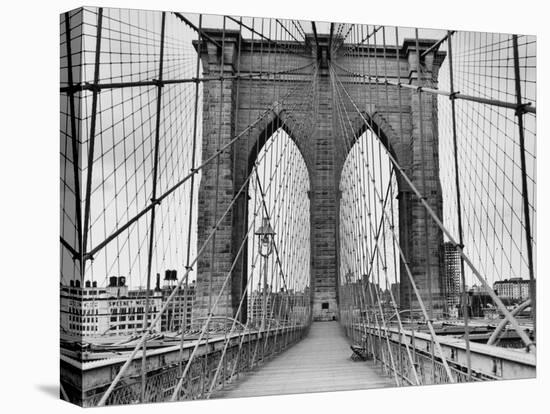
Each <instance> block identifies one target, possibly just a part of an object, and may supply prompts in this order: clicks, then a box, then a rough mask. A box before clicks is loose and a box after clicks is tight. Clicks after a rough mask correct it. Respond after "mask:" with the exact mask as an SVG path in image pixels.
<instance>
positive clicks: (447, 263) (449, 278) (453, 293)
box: [443, 242, 462, 310]
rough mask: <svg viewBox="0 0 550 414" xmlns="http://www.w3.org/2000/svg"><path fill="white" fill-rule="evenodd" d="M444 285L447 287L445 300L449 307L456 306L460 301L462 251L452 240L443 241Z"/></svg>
mask: <svg viewBox="0 0 550 414" xmlns="http://www.w3.org/2000/svg"><path fill="white" fill-rule="evenodd" d="M443 262H444V264H443V266H444V272H443V278H444V280H443V282H444V283H443V285H444V287H445V301H446V303H447V309H449V310H450V309H453V308H456V306H457V305H458V304H459V303H460V279H461V276H462V275H461V267H460V252H459V251H458V249H457V247H456V246H455V245H454V244H453V243H451V242H445V243H443Z"/></svg>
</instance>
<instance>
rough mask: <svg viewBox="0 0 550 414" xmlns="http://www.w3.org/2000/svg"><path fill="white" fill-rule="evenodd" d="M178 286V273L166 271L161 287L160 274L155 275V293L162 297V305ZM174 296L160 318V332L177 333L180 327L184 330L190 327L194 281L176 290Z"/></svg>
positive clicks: (193, 299)
mask: <svg viewBox="0 0 550 414" xmlns="http://www.w3.org/2000/svg"><path fill="white" fill-rule="evenodd" d="M177 286H178V273H177V271H176V270H166V271H165V272H164V281H163V285H162V286H161V283H160V274H157V285H156V287H155V291H156V292H160V294H161V296H162V305H163V306H164V304H165V303H166V301H167V300H168V297H169V296H170V294H171V293H172V291H173V290H174V289H175V288H177ZM177 289H178V291H177V292H176V295H175V296H174V297H173V298H172V300H171V301H170V303H169V304H168V307H167V309H166V311H165V312H164V313H163V314H162V316H161V331H163V332H177V331H179V330H181V328H182V326H185V328H184V330H185V329H189V328H190V327H191V312H192V310H193V303H194V301H195V281H193V282H191V283H190V284H187V287H185V286H181V287H180V288H177Z"/></svg>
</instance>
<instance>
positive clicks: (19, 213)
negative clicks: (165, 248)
mask: <svg viewBox="0 0 550 414" xmlns="http://www.w3.org/2000/svg"><path fill="white" fill-rule="evenodd" d="M544 3H545V2H544V1H540V2H536V1H529V2H528V1H523V2H519V1H517V0H516V1H508V0H500V1H496V0H491V1H487V0H455V1H454V2H452V3H451V2H450V1H444V0H440V1H427V0H414V1H411V0H409V1H406V0H399V1H397V0H389V1H383V0H382V1H377V2H369V1H366V0H363V1H359V0H355V1H351V0H338V1H335V2H333V3H330V4H329V5H326V4H322V3H321V1H319V0H317V1H315V0H307V1H302V2H300V1H298V0H276V1H275V0H268V1H258V0H256V1H252V0H246V1H245V0H239V1H229V0H225V1H223V0H202V1H195V2H186V1H181V0H180V1H175V0H158V1H154V2H153V1H144V0H132V1H130V0H112V1H100V0H97V1H93V2H91V3H89V5H94V6H96V5H97V6H105V7H131V8H146V9H147V8H148V9H158V10H161V9H165V10H178V11H184V12H201V13H217V14H220V13H224V14H232V15H246V16H266V17H285V18H287V17H288V18H300V19H305V20H312V19H313V20H322V21H327V20H331V21H335V22H348V23H369V24H387V25H401V26H417V27H432V28H441V29H460V30H477V31H495V32H499V31H500V32H507V33H511V32H514V33H522V34H535V35H537V36H538V38H537V43H538V44H537V49H538V56H537V65H538V67H537V72H538V75H539V76H538V85H537V86H538V88H537V90H538V98H537V112H538V115H539V116H538V125H537V131H538V134H537V135H538V137H539V140H538V144H539V145H538V158H539V159H538V166H537V167H538V169H537V178H538V180H537V181H538V188H537V192H538V194H537V199H538V201H539V202H538V204H537V216H538V217H537V218H538V226H537V250H538V263H537V265H538V266H537V269H538V270H537V276H538V281H537V283H538V294H539V300H538V301H537V305H538V306H539V321H538V322H539V341H538V349H539V352H538V372H539V374H538V378H537V379H536V380H524V381H503V382H498V383H484V384H465V385H454V386H447V385H445V386H432V387H422V388H418V387H415V388H406V389H395V388H390V389H384V390H370V391H348V392H333V393H325V394H305V395H295V396H280V397H263V398H249V399H233V400H214V401H197V402H183V403H175V404H171V403H167V404H161V405H158V404H157V405H154V406H153V405H144V406H131V407H116V408H109V409H108V410H109V412H112V413H129V412H132V413H143V412H148V411H151V410H154V411H155V412H159V413H176V412H178V413H181V412H182V411H188V410H189V411H193V412H197V411H200V412H201V413H205V412H221V411H223V412H224V414H228V413H237V412H239V413H243V412H247V411H257V412H260V411H261V412H262V414H263V413H278V414H280V413H281V411H282V410H283V411H286V412H288V413H290V412H297V411H302V412H307V413H310V412H315V413H324V412H332V413H338V412H342V414H347V413H350V412H353V413H365V412H378V411H379V410H383V411H385V412H398V411H399V412H403V413H405V412H406V413H416V412H422V413H426V412H440V413H445V414H447V413H455V412H456V413H465V412H483V411H485V412H492V413H498V412H506V413H516V412H519V411H520V410H521V411H523V412H525V411H527V410H529V411H532V412H543V411H547V410H548V407H546V409H545V408H544V406H543V404H544V401H545V400H546V401H548V395H544V393H543V390H544V389H545V388H546V392H547V393H548V390H549V389H550V388H548V357H547V356H545V355H544V353H543V352H541V351H542V350H543V349H544V345H545V344H546V343H548V341H547V340H548V329H544V324H545V322H546V320H547V318H546V316H547V315H546V313H547V312H546V311H545V308H546V309H547V307H545V301H544V299H542V298H547V297H550V294H549V292H547V290H548V289H545V283H544V278H545V277H546V276H547V270H548V265H547V264H546V263H544V256H545V253H546V251H548V237H547V235H546V234H545V231H544V230H545V229H547V228H548V218H547V217H548V216H546V213H545V210H546V208H545V207H546V206H547V205H548V201H549V199H548V189H547V188H548V183H547V182H546V178H547V177H548V164H549V160H548V143H547V142H545V137H547V136H548V134H547V132H548V130H549V129H548V127H545V125H543V123H542V121H543V118H545V115H544V114H546V112H547V111H546V105H545V104H546V99H545V98H546V97H547V96H548V81H547V80H546V79H545V78H544V76H543V75H544V74H545V73H549V65H548V56H549V50H550V44H549V42H548V34H549V31H548V26H550V21H549V20H548V16H549V15H550V13H549V10H546V8H547V7H545V6H544ZM81 5H82V3H80V2H78V1H69V0H64V1H58V2H57V3H56V4H55V3H54V2H51V3H50V2H48V1H43V2H39V1H26V2H25V1H22V0H11V1H9V3H8V4H6V3H4V4H3V5H2V11H1V16H2V24H1V25H0V30H1V31H2V37H1V38H0V39H1V45H2V46H1V49H0V53H1V54H0V56H1V60H0V71H1V78H0V82H1V87H0V97H1V98H0V105H1V111H0V119H1V127H0V131H1V132H0V139H1V141H0V180H1V181H0V194H1V196H0V197H1V198H0V209H1V210H0V240H1V243H2V245H1V246H0V278H1V280H2V282H1V284H0V287H1V288H2V289H3V294H2V295H1V299H0V306H1V308H0V309H1V311H0V321H1V333H0V346H1V365H0V372H1V375H0V381H2V384H1V385H0V390H1V393H0V395H1V398H0V407H2V408H1V410H2V412H5V413H11V412H15V411H16V410H17V411H19V412H39V413H50V412H55V413H65V412H75V411H76V410H77V408H76V407H74V406H71V405H69V404H67V403H64V402H62V401H60V400H59V399H58V397H57V395H58V390H57V384H58V376H59V362H58V355H59V352H58V338H59V336H58V330H59V328H58V327H59V316H58V312H59V303H58V297H59V290H58V279H59V266H58V261H59V252H58V249H59V233H58V229H59V225H58V224H59V223H58V217H59V213H58V208H59V201H58V200H59V181H58V180H59V178H58V177H59V159H58V157H59V149H58V147H59V138H58V136H59V135H58V130H59V121H58V120H59V115H58V110H59V104H58V102H59V101H58V96H59V95H58V93H59V86H58V85H59V83H58V80H59V79H58V64H59V60H58V56H59V17H58V15H59V13H61V12H64V11H67V10H69V9H73V8H76V7H78V6H81ZM548 8H549V9H550V7H548ZM539 206H543V207H542V209H541V208H539ZM541 213H542V214H541ZM545 386H546V387H545ZM545 397H546V398H545Z"/></svg>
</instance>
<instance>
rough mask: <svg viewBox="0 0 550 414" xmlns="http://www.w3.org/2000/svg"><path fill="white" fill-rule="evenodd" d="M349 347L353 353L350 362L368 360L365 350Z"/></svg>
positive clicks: (357, 346)
mask: <svg viewBox="0 0 550 414" xmlns="http://www.w3.org/2000/svg"><path fill="white" fill-rule="evenodd" d="M349 347H350V348H351V350H352V351H353V353H352V354H351V357H350V358H351V360H352V361H367V360H368V359H369V353H368V351H367V348H363V347H362V346H359V345H350V346H349Z"/></svg>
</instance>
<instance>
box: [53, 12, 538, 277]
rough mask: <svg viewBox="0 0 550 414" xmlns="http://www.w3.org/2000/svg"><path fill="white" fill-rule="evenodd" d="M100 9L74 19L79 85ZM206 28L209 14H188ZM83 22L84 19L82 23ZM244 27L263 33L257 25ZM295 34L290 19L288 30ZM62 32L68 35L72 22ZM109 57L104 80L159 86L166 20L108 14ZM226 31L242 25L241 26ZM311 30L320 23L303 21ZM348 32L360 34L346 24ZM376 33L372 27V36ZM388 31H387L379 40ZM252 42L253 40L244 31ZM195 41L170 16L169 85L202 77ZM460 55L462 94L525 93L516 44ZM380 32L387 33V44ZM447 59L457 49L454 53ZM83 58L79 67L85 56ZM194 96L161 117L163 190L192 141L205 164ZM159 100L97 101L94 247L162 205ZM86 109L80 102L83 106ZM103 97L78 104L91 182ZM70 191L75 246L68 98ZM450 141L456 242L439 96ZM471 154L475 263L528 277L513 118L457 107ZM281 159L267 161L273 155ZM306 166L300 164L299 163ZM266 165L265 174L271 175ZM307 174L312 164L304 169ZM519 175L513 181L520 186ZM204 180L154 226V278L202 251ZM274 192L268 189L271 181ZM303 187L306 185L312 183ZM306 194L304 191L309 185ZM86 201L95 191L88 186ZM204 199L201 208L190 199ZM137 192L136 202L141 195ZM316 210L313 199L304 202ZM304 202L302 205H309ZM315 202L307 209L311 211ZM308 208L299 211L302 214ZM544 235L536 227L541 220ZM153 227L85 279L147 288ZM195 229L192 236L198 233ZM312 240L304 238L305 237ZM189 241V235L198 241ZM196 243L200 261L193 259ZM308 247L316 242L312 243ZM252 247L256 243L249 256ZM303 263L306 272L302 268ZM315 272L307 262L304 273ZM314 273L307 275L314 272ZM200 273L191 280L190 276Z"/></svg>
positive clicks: (527, 55) (531, 143)
mask: <svg viewBox="0 0 550 414" xmlns="http://www.w3.org/2000/svg"><path fill="white" fill-rule="evenodd" d="M96 16H97V14H96V9H94V8H90V9H87V10H86V11H85V12H84V13H83V14H81V15H74V16H73V17H72V18H71V25H72V27H74V29H73V30H74V32H73V34H74V33H76V34H78V33H82V50H83V53H82V54H78V53H76V52H75V50H77V49H78V47H79V40H78V39H75V40H74V41H73V42H72V43H71V46H72V48H73V53H74V56H73V61H78V60H79V59H80V60H81V61H82V62H83V63H84V64H83V65H82V66H81V67H75V70H74V77H75V81H88V82H90V81H92V80H93V72H94V70H93V69H94V56H95V54H94V53H93V51H94V48H95V37H94V36H95V30H96V29H95V20H96V18H97V17H96ZM189 18H190V20H191V21H193V22H195V23H197V24H198V17H197V16H196V15H195V16H189ZM82 20H83V21H84V22H83V23H82ZM203 21H204V26H205V27H221V24H222V18H221V17H220V16H205V17H204V20H203ZM243 22H245V23H246V24H249V25H252V19H251V18H244V19H243ZM262 22H263V33H264V34H266V35H269V34H270V29H271V30H272V32H271V36H273V35H274V33H277V32H275V26H276V25H275V24H274V22H273V21H272V22H271V24H270V23H269V22H270V21H269V19H254V27H255V29H256V30H262V29H261V27H262ZM283 22H284V23H285V24H286V25H288V27H290V22H285V21H283ZM61 23H62V24H61V25H60V29H61V32H62V36H63V33H64V22H61ZM103 23H104V24H103V39H102V53H101V56H100V66H99V67H100V72H99V79H100V81H101V82H120V81H139V80H144V79H147V80H149V79H154V78H156V77H157V76H158V61H159V56H158V51H159V49H160V42H159V32H160V13H158V12H151V11H148V12H145V11H127V10H120V9H105V15H104V22H103ZM226 24H227V26H226V27H227V28H228V29H232V28H236V27H237V25H236V24H235V23H234V22H231V21H230V20H227V21H226ZM301 24H302V26H303V27H304V29H305V30H306V31H309V29H308V28H309V27H310V25H309V24H308V23H307V22H302V23H301ZM346 27H349V26H346ZM372 28H373V26H370V30H372ZM317 29H318V32H319V33H328V31H329V25H328V24H323V23H320V24H317ZM385 30H386V32H385V33H386V44H387V45H391V44H394V42H395V32H394V28H393V27H388V28H386V29H385ZM379 34H380V32H379ZM444 34H445V31H444V30H432V29H420V30H419V37H420V38H433V39H439V38H441V37H442V36H443V35H444ZM243 35H244V36H245V37H250V36H251V34H250V33H247V30H246V29H244V30H243ZM414 36H415V33H414V30H413V29H410V28H400V29H399V43H401V42H402V40H403V39H404V38H406V37H414ZM194 38H196V35H195V32H194V31H192V30H191V29H190V28H189V27H187V26H186V25H183V24H181V22H179V21H178V20H177V19H176V18H175V16H173V15H172V14H167V24H166V42H165V67H164V78H165V79H170V78H171V79H178V78H182V77H183V78H185V77H193V76H195V71H196V55H195V52H194V49H193V46H192V45H191V41H192V40H193V39H194ZM453 39H454V40H453V49H454V56H455V58H454V59H455V62H454V65H455V70H454V75H455V79H454V82H455V84H454V86H455V90H459V91H460V92H461V93H465V94H470V95H474V96H483V97H487V98H491V99H498V100H505V101H511V100H513V98H514V96H515V88H514V86H515V85H514V84H513V77H512V74H513V72H511V71H512V69H513V68H512V55H511V48H510V39H509V37H508V36H502V35H492V34H480V33H473V32H462V33H458V34H456V35H455V36H454V37H453ZM380 42H381V35H378V36H377V43H380ZM519 43H520V55H521V56H522V59H521V66H522V68H521V76H522V79H523V82H522V93H523V95H524V98H525V100H528V101H530V102H532V104H533V105H536V96H535V84H534V79H535V75H536V67H535V66H536V65H535V49H536V44H535V42H534V38H532V37H520V42H519ZM64 50H65V51H66V44H65V43H63V39H62V41H61V67H62V71H61V81H62V86H64V85H66V82H67V79H68V78H67V75H66V70H65V71H64V70H63V68H66V65H67V59H66V52H65V53H63V51H64ZM441 50H442V51H447V46H446V45H445V44H444V45H442V47H441ZM77 58H79V59H77ZM439 87H440V88H441V89H445V90H449V87H450V79H449V76H448V59H446V60H445V62H444V64H443V66H442V67H441V70H440V77H439ZM194 96H195V89H194V85H193V84H181V85H176V86H168V87H165V88H163V91H162V112H163V113H165V114H171V115H170V116H165V117H162V119H161V122H160V131H161V137H162V139H161V146H160V155H159V159H160V165H161V166H162V167H161V168H160V171H159V181H158V193H157V194H162V193H163V192H164V191H166V189H168V188H170V187H171V186H172V185H174V184H176V183H177V182H179V181H180V180H181V179H183V178H184V177H185V176H186V174H187V173H188V171H189V168H190V166H191V159H192V155H193V154H192V151H191V150H190V148H191V147H192V143H193V137H195V139H196V142H197V151H196V153H195V162H196V164H195V165H197V164H198V163H200V158H201V154H200V152H201V151H200V140H201V135H202V134H201V127H202V114H201V111H198V114H197V127H196V128H194V122H193V119H194ZM201 96H202V93H201V89H200V88H199V91H198V99H199V108H200V107H201ZM156 99H157V91H156V88H155V87H154V86H150V87H140V88H125V89H124V90H111V91H103V92H101V93H100V94H99V98H98V118H97V128H96V129H97V136H98V139H97V140H96V141H97V143H96V148H95V151H94V153H95V155H94V160H95V162H94V168H93V172H92V189H93V190H92V204H91V213H90V222H91V225H92V231H91V232H90V238H89V242H90V243H89V245H88V249H90V248H92V247H93V246H96V245H97V243H99V242H100V241H101V240H103V239H104V238H105V237H106V236H107V235H109V234H111V233H112V232H113V231H114V229H116V228H117V226H120V225H121V224H122V223H124V222H126V221H127V220H128V219H130V218H131V217H133V215H135V214H137V213H139V212H140V211H141V209H143V208H144V207H145V206H146V205H147V203H148V202H149V199H150V197H151V191H152V159H153V148H154V145H153V143H154V137H155V129H156V127H155V122H156ZM79 104H80V105H79ZM91 105H92V93H91V92H89V91H88V92H84V93H82V95H81V99H77V107H78V106H80V107H81V112H80V113H79V116H80V117H81V118H82V119H83V122H82V123H81V124H80V127H81V134H80V137H79V139H80V141H81V144H82V158H81V159H82V162H81V165H80V171H81V174H83V177H85V176H86V174H87V172H88V168H87V163H86V158H87V155H88V152H87V151H88V145H89V141H88V136H89V132H90V129H89V128H90V120H91V116H90V114H91ZM61 109H62V114H61V119H60V124H61V152H62V156H63V157H62V158H61V171H62V177H61V190H62V191H61V194H62V201H63V200H64V201H65V214H64V213H63V211H62V219H61V226H62V229H61V232H62V235H63V236H64V237H65V238H66V239H67V240H68V241H69V242H73V243H74V235H75V231H74V222H73V221H71V214H74V213H73V210H74V196H73V195H72V192H71V191H72V190H74V180H73V179H72V178H71V172H72V162H71V155H70V150H71V146H70V140H68V139H67V133H68V131H70V123H69V118H68V117H67V116H66V114H67V112H68V109H69V101H68V100H67V99H65V98H63V97H62V100H61ZM438 110H439V134H440V146H439V152H440V164H441V166H442V169H441V174H440V179H441V182H442V188H443V191H444V222H445V226H446V227H448V228H449V230H450V231H451V233H452V234H453V236H455V237H456V236H457V225H456V200H455V198H456V197H455V195H454V194H455V191H456V189H455V187H454V169H453V168H452V165H453V163H454V160H453V156H452V130H451V115H450V101H449V100H448V99H447V98H444V97H442V98H438ZM457 115H458V119H459V121H458V124H457V131H458V137H459V149H460V150H459V154H460V160H459V164H460V171H461V173H460V181H461V191H462V194H463V209H464V211H463V217H464V223H465V224H464V229H465V230H464V236H465V246H466V250H465V251H466V253H467V254H468V256H469V257H471V258H472V260H473V261H474V264H475V265H476V266H477V267H479V268H480V270H482V273H484V274H486V275H487V279H488V280H490V281H496V280H501V279H503V278H507V277H512V276H515V277H518V276H519V277H527V274H526V259H525V240H524V234H523V231H522V223H523V222H524V219H523V217H522V212H521V190H520V187H519V183H520V181H519V175H518V174H519V167H518V165H519V161H518V160H519V149H518V146H517V142H518V132H517V131H518V128H517V124H516V120H515V118H514V116H513V111H512V110H509V109H496V108H494V107H488V106H486V105H485V106H480V105H479V104H475V103H471V102H465V101H457ZM534 121H535V119H534V117H533V116H532V115H526V116H525V125H526V146H527V151H528V156H527V160H526V162H527V166H528V175H529V177H530V180H529V191H530V200H531V201H530V202H531V205H532V208H531V213H532V217H533V218H534V217H535V214H534V213H535V210H534V205H535V202H534V200H536V186H535V182H536V181H535V176H534V169H535V163H536V157H535V154H536V144H535V136H536V131H535V127H534V123H535V122H534ZM277 139H278V140H279V141H280V143H279V144H278V145H276V146H275V147H274V148H279V149H280V148H281V147H280V146H284V144H282V143H283V141H284V140H285V139H288V137H287V138H285V137H284V135H280V136H278V138H277ZM285 148H288V153H289V154H291V155H292V154H294V153H293V152H292V151H293V150H292V145H288V146H287V147H285ZM271 156H272V155H269V156H266V158H269V157H271ZM292 159H296V157H294V158H292ZM264 168H265V167H264V166H260V170H261V171H263V170H262V169H264ZM300 168H301V167H300ZM510 178H512V180H510ZM198 179H200V174H199V175H198V176H197V180H196V181H195V183H194V188H193V190H192V189H191V182H190V180H188V181H187V182H186V183H185V184H184V185H182V186H181V187H180V188H179V189H178V190H177V191H176V192H175V193H174V195H173V196H171V197H169V198H167V199H166V202H163V204H162V205H161V206H160V207H159V208H158V209H157V218H158V220H157V222H156V228H155V234H156V237H155V249H154V254H153V258H152V263H153V266H152V273H153V275H154V274H155V273H157V272H159V273H163V272H164V270H166V269H177V270H178V274H179V275H182V274H183V272H184V267H185V265H186V263H187V261H188V258H191V259H192V258H194V256H195V254H196V225H195V224H194V220H192V222H193V224H192V226H191V229H189V228H188V224H187V221H188V217H189V214H190V212H191V211H192V212H193V213H192V214H193V217H195V218H196V217H197V205H196V198H197V197H196V191H197V188H198ZM264 184H265V183H264ZM300 185H302V186H305V185H306V184H305V183H304V182H302V183H301V184H300ZM304 188H305V187H304ZM81 191H82V193H84V186H82V187H81ZM192 191H193V194H194V199H195V202H194V203H193V204H191V205H190V203H189V202H188V200H189V198H190V194H191V192H192ZM136 194H137V197H136ZM304 203H305V201H304ZM298 205H299V204H298ZM304 205H305V204H304ZM296 208H297V207H296ZM532 227H533V229H534V228H535V220H534V219H533V220H532ZM149 229H150V222H149V215H146V216H145V217H144V218H142V219H141V220H139V221H138V223H137V224H136V225H134V226H133V227H131V229H130V231H128V232H125V233H124V234H123V235H121V236H120V237H118V238H117V239H116V240H115V241H114V242H112V243H111V244H109V245H108V247H107V248H105V249H103V250H102V251H101V252H99V253H98V254H97V255H96V256H95V257H94V260H93V262H89V264H88V267H87V269H86V278H90V279H92V280H97V281H98V283H99V285H100V286H101V285H104V284H105V283H106V281H107V279H108V276H111V275H113V274H121V275H126V276H127V277H128V281H129V283H130V285H131V286H143V285H144V284H145V279H146V277H145V275H146V273H147V270H146V269H147V241H148V235H149V231H150V230H149ZM189 230H190V231H189ZM301 231H302V232H303V231H305V229H301ZM189 234H190V236H189ZM189 237H190V240H191V242H190V253H189V254H188V253H187V246H188V242H187V240H188V238H189ZM304 242H305V240H304ZM250 248H251V244H250V243H249V249H250ZM61 263H62V280H63V281H65V283H66V282H67V280H69V279H70V278H71V274H72V273H74V272H75V269H74V267H73V265H72V263H73V262H72V260H71V258H70V255H68V254H67V253H66V251H64V250H62V253H61ZM301 266H302V265H301ZM303 266H305V265H303ZM306 269H307V267H304V271H307V270H306ZM193 277H194V274H191V279H192V278H193ZM468 283H475V282H474V280H473V278H472V276H471V273H468Z"/></svg>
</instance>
